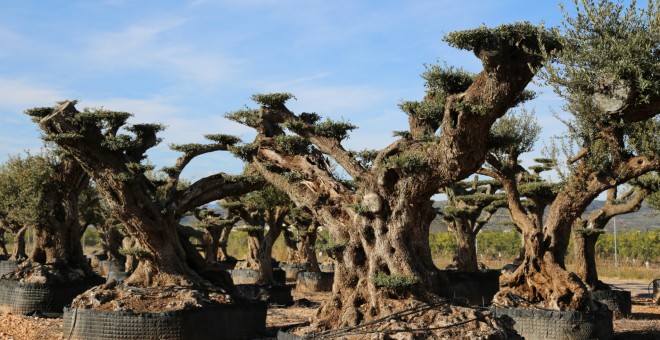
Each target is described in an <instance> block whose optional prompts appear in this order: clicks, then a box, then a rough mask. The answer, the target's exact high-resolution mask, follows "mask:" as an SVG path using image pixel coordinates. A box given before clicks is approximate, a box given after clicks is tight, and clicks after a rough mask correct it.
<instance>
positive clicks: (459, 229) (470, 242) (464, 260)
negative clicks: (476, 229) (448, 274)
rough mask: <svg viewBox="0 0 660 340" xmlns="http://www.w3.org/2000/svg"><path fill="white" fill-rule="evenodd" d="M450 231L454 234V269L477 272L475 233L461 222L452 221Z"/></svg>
mask: <svg viewBox="0 0 660 340" xmlns="http://www.w3.org/2000/svg"><path fill="white" fill-rule="evenodd" d="M452 231H453V232H454V233H455V234H454V235H455V236H456V257H455V261H454V262H455V263H456V269H457V270H460V271H465V272H478V271H479V261H478V260H477V242H476V240H477V235H475V234H474V233H473V232H472V231H471V230H470V228H469V227H467V228H466V226H465V225H464V224H463V223H460V222H458V223H454V226H453V228H452Z"/></svg>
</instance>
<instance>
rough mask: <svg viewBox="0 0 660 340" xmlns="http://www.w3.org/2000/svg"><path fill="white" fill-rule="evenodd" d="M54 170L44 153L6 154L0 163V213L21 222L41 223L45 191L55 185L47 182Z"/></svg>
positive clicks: (51, 161)
mask: <svg viewBox="0 0 660 340" xmlns="http://www.w3.org/2000/svg"><path fill="white" fill-rule="evenodd" d="M54 172H55V159H53V158H52V157H50V156H48V155H45V154H42V155H37V156H32V155H27V156H25V157H20V156H10V157H9V158H8V159H7V161H6V162H5V163H3V164H2V165H0V215H1V216H4V217H5V218H7V219H8V220H10V221H16V222H18V223H20V224H23V225H38V224H42V223H44V222H45V219H46V218H47V216H48V213H49V211H48V208H47V197H48V194H49V191H50V190H57V189H58V188H54V187H53V185H52V183H51V182H52V181H51V178H52V176H53V174H54Z"/></svg>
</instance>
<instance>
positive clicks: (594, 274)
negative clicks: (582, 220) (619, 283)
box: [573, 231, 608, 290]
mask: <svg viewBox="0 0 660 340" xmlns="http://www.w3.org/2000/svg"><path fill="white" fill-rule="evenodd" d="M599 236H600V235H599V234H598V233H592V234H590V233H585V232H580V231H575V232H574V233H573V241H574V247H575V264H576V269H575V273H576V274H577V275H578V276H579V277H580V279H582V281H583V282H584V283H585V284H586V285H587V287H589V289H590V290H596V289H602V288H604V287H608V286H607V285H604V284H602V283H600V282H599V280H598V271H597V269H596V241H598V237H599ZM599 283H600V284H599Z"/></svg>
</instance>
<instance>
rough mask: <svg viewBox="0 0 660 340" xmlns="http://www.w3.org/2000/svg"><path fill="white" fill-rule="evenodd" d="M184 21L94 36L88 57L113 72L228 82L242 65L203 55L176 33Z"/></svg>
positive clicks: (89, 39) (155, 24)
mask: <svg viewBox="0 0 660 340" xmlns="http://www.w3.org/2000/svg"><path fill="white" fill-rule="evenodd" d="M187 22H188V21H187V20H186V19H182V18H167V19H161V20H157V21H152V22H148V23H142V24H138V25H133V26H129V27H127V28H125V29H123V30H120V31H116V32H110V33H99V34H94V35H92V36H91V37H89V38H88V39H86V43H87V47H86V52H85V56H86V58H87V59H88V60H89V63H90V64H91V65H96V66H101V68H103V69H110V70H117V69H119V70H122V69H128V70H151V71H155V72H158V73H163V74H167V75H169V74H172V73H173V74H174V76H175V77H178V78H181V79H186V80H192V81H196V82H201V83H214V82H218V81H221V80H226V79H228V78H229V77H230V76H231V75H232V74H233V72H234V71H233V70H234V69H235V68H236V67H237V65H239V64H240V61H238V60H232V59H230V58H227V57H225V56H223V55H219V54H214V53H208V52H207V53H204V52H199V51H197V50H196V49H195V48H193V47H192V46H190V45H189V44H187V43H186V42H185V41H181V40H179V38H177V37H176V35H175V34H172V33H174V31H176V30H177V29H179V28H181V27H182V26H184V25H186V23H187Z"/></svg>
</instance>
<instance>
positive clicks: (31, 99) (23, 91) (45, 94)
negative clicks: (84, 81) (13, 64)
mask: <svg viewBox="0 0 660 340" xmlns="http://www.w3.org/2000/svg"><path fill="white" fill-rule="evenodd" d="M63 99H65V97H64V95H63V94H62V92H61V91H59V90H57V89H54V88H51V87H48V86H44V85H38V84H33V83H32V82H30V81H28V80H23V79H9V78H3V77H0V108H3V109H10V110H20V111H23V110H25V109H28V108H31V107H36V106H51V105H53V104H55V102H56V101H58V100H63Z"/></svg>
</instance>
